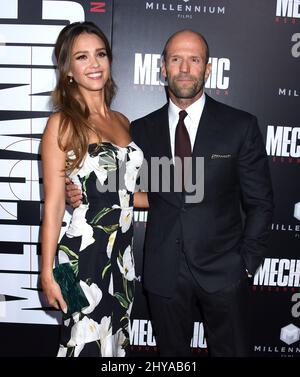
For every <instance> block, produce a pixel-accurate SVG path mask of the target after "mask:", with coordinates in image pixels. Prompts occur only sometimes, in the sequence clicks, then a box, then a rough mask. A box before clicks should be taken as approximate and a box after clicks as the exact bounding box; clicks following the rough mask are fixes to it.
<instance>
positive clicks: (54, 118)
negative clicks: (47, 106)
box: [47, 111, 63, 129]
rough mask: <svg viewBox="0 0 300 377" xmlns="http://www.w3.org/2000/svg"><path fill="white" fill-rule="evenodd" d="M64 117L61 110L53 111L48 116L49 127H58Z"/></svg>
mask: <svg viewBox="0 0 300 377" xmlns="http://www.w3.org/2000/svg"><path fill="white" fill-rule="evenodd" d="M62 119H63V115H62V113H61V112H60V111H58V112H55V113H52V114H51V115H50V116H49V118H48V121H47V127H49V126H51V127H53V128H54V127H55V128H57V129H58V128H59V125H60V124H61V121H62Z"/></svg>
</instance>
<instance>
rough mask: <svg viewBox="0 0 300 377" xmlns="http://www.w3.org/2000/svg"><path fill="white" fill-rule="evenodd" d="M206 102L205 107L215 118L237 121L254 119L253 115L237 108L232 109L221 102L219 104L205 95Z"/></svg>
mask: <svg viewBox="0 0 300 377" xmlns="http://www.w3.org/2000/svg"><path fill="white" fill-rule="evenodd" d="M206 101H207V106H208V107H209V109H210V110H211V111H213V112H214V113H215V115H216V116H221V117H222V116H223V117H224V116H225V117H226V118H227V117H228V118H232V119H236V120H237V121H238V120H246V119H248V120H250V119H253V118H256V117H255V116H254V115H253V114H251V113H249V112H247V111H245V110H242V109H238V108H237V107H233V106H231V105H227V104H225V103H223V102H219V101H217V100H215V99H213V98H212V97H209V96H208V95H206Z"/></svg>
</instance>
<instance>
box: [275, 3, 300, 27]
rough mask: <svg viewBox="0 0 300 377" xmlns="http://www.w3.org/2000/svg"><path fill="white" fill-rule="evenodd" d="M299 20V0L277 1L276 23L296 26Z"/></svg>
mask: <svg viewBox="0 0 300 377" xmlns="http://www.w3.org/2000/svg"><path fill="white" fill-rule="evenodd" d="M299 18H300V0H277V1H276V17H275V22H276V23H283V24H296V22H297V20H299Z"/></svg>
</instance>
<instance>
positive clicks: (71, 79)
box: [69, 76, 73, 84]
mask: <svg viewBox="0 0 300 377" xmlns="http://www.w3.org/2000/svg"><path fill="white" fill-rule="evenodd" d="M72 82H73V77H72V76H70V77H69V83H70V84H72Z"/></svg>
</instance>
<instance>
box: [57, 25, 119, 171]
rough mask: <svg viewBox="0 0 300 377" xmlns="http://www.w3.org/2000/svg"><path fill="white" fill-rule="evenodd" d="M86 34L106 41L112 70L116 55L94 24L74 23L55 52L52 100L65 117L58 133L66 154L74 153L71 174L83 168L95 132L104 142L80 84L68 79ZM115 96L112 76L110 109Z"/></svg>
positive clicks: (107, 86) (69, 161)
mask: <svg viewBox="0 0 300 377" xmlns="http://www.w3.org/2000/svg"><path fill="white" fill-rule="evenodd" d="M82 33H89V34H95V35H96V36H98V37H99V38H100V39H101V40H102V41H103V43H104V45H105V49H106V53H107V57H108V60H109V63H110V66H111V64H112V51H111V48H110V45H109V42H108V40H107V38H106V36H105V34H104V33H103V32H102V30H100V29H99V27H98V26H96V25H95V24H94V23H93V22H87V21H85V22H74V23H71V24H69V25H67V26H65V27H64V28H63V29H62V30H61V32H60V33H59V36H58V38H57V41H56V44H55V49H54V53H55V57H56V60H57V69H58V79H57V84H56V87H55V89H54V91H53V92H52V100H53V105H54V110H55V111H59V112H60V114H61V115H62V116H61V120H60V125H59V131H58V145H59V147H60V149H61V150H63V151H64V152H70V151H73V152H74V154H73V156H72V157H70V156H69V154H68V153H67V161H66V168H67V170H68V171H72V170H74V169H76V168H78V167H79V166H80V164H81V162H82V160H83V158H84V156H85V154H86V152H87V150H88V144H89V134H90V132H91V131H92V132H94V133H96V134H97V135H98V137H99V140H101V136H100V135H99V132H98V131H97V130H96V128H95V127H94V126H93V125H92V124H91V123H90V122H89V120H88V119H89V116H90V111H89V108H88V106H87V103H86V102H85V100H84V98H83V96H82V95H81V93H80V91H79V89H78V86H77V84H76V82H75V81H74V80H73V81H72V82H70V77H68V73H69V71H70V64H71V51H72V47H73V44H74V41H75V39H76V38H77V37H78V36H79V35H80V34H82ZM115 92H116V84H115V82H114V80H113V78H112V77H111V75H110V77H109V79H108V80H107V82H106V84H105V86H104V99H105V104H106V105H107V106H108V107H109V106H110V104H111V101H112V99H113V97H114V95H115Z"/></svg>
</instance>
